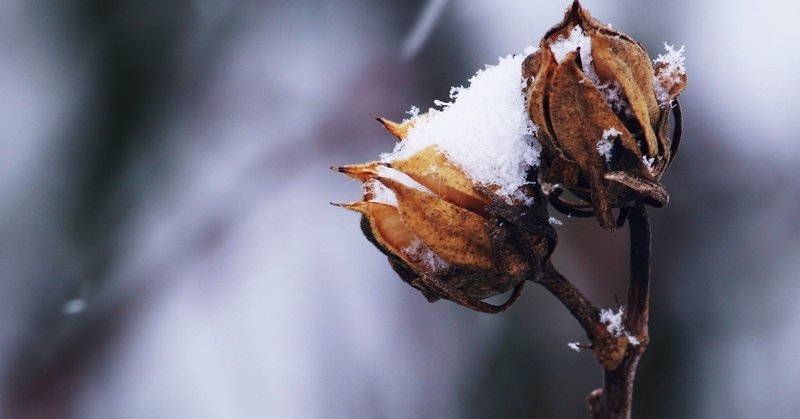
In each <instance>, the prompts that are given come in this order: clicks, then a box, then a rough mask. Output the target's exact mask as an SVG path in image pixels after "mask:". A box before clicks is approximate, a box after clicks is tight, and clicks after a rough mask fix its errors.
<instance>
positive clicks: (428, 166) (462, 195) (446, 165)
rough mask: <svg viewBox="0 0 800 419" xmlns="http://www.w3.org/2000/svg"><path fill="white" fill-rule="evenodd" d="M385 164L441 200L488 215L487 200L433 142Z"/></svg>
mask: <svg viewBox="0 0 800 419" xmlns="http://www.w3.org/2000/svg"><path fill="white" fill-rule="evenodd" d="M387 166H389V167H391V168H393V169H396V170H399V171H401V172H403V173H405V174H406V175H408V176H409V177H411V178H412V179H414V180H415V181H417V182H419V183H420V184H421V185H423V186H425V187H426V188H428V189H429V190H430V191H431V192H433V193H434V194H436V195H437V196H439V197H440V198H442V199H444V200H445V201H447V202H450V203H451V204H454V205H457V206H459V207H462V208H466V209H468V210H470V211H472V212H474V213H476V214H479V215H481V216H484V217H488V213H487V211H486V208H485V207H486V204H487V203H489V200H488V199H487V198H486V196H485V195H483V194H482V193H480V192H478V191H477V190H475V188H474V187H473V185H472V181H471V180H470V179H469V178H467V176H466V175H465V174H464V172H462V171H461V170H459V169H458V168H457V167H455V166H453V165H452V164H450V162H448V161H447V159H446V158H445V157H444V155H443V154H442V153H440V152H439V150H438V149H437V148H436V146H430V147H427V148H425V149H424V150H422V151H420V152H419V153H417V154H415V155H413V156H412V157H410V158H408V159H405V160H397V161H394V162H392V163H390V164H387Z"/></svg>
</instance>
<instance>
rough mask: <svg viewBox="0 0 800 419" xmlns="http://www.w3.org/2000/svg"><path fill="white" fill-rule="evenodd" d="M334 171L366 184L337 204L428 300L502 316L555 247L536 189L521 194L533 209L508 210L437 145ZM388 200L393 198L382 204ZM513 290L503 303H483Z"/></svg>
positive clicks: (391, 128) (395, 128) (392, 128)
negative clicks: (358, 197)
mask: <svg viewBox="0 0 800 419" xmlns="http://www.w3.org/2000/svg"><path fill="white" fill-rule="evenodd" d="M381 123H383V124H384V126H385V127H386V128H387V130H389V131H390V132H391V133H392V134H393V135H397V133H398V132H402V130H401V129H398V127H399V126H402V125H401V124H395V123H388V124H387V123H386V122H385V120H382V121H381ZM398 138H400V139H403V138H405V137H404V135H398ZM336 169H337V170H338V171H340V172H342V173H345V174H347V175H348V176H350V177H352V178H354V179H356V180H358V181H360V182H362V184H363V185H364V195H363V200H362V201H358V202H353V203H349V204H336V205H338V206H341V207H344V208H347V209H350V210H353V211H356V212H358V213H360V214H361V215H362V229H363V230H364V233H365V235H366V236H367V238H368V239H369V240H370V241H371V242H372V243H373V244H375V245H376V246H377V247H378V248H379V249H380V250H381V251H382V252H383V253H384V254H386V255H387V256H388V257H389V262H390V264H391V266H392V267H393V268H394V270H395V271H396V272H397V273H398V274H399V275H400V277H401V278H402V279H403V280H404V281H406V282H408V283H409V284H410V285H412V286H413V287H415V288H417V289H419V290H420V291H422V293H423V294H424V295H425V296H426V297H427V298H428V299H429V300H430V301H435V300H437V299H439V298H445V299H449V300H452V301H454V302H457V303H459V304H462V305H464V306H467V307H469V308H472V309H474V310H478V311H484V312H498V311H502V310H504V309H505V308H507V307H508V306H510V305H511V304H512V303H513V302H514V301H515V300H516V298H517V296H519V293H520V291H521V289H522V286H523V284H524V281H526V280H528V279H534V278H536V276H537V275H541V270H542V269H541V267H542V266H543V264H544V263H545V262H546V261H547V259H548V258H549V256H550V253H551V252H552V250H553V248H554V246H555V240H556V237H555V232H554V231H553V229H552V227H551V226H550V224H549V222H548V219H549V217H548V215H547V210H546V204H545V202H546V201H545V200H544V197H543V195H542V194H541V192H540V191H538V190H537V189H534V188H533V187H532V186H531V187H528V188H527V189H526V191H525V192H523V193H526V194H528V195H531V196H532V195H536V194H538V197H537V198H538V199H534V200H533V201H534V202H536V204H531V205H519V206H515V205H511V204H509V203H507V202H505V201H504V200H502V199H500V198H499V197H497V196H496V195H494V194H493V193H492V192H491V191H490V190H489V189H481V190H478V189H476V188H475V186H474V185H473V182H472V181H471V180H470V179H469V177H467V176H466V175H465V174H464V172H463V171H461V170H460V169H459V168H457V167H456V166H455V165H453V164H451V163H450V162H449V161H448V160H447V158H446V157H445V156H444V155H443V154H442V153H441V152H439V150H438V149H437V148H436V147H435V146H430V147H427V148H425V149H423V150H422V151H420V152H418V153H416V154H414V155H413V156H411V157H410V158H407V159H403V160H396V161H393V162H391V163H379V162H372V163H365V164H359V165H351V166H344V167H339V168H336ZM387 194H388V196H391V197H392V199H384V198H385V197H386V196H387ZM510 290H514V292H513V293H512V295H511V297H510V298H509V300H508V301H507V302H506V303H505V304H503V305H500V306H495V305H492V304H488V303H485V302H483V301H481V300H483V299H485V298H487V297H491V296H493V295H497V294H502V293H505V292H507V291H510Z"/></svg>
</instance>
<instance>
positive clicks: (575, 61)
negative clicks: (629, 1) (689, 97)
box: [522, 1, 686, 230]
mask: <svg viewBox="0 0 800 419" xmlns="http://www.w3.org/2000/svg"><path fill="white" fill-rule="evenodd" d="M668 51H669V54H667V55H666V56H660V57H659V59H657V60H656V63H657V64H658V66H657V67H656V68H655V69H654V67H653V65H652V64H651V61H650V59H649V57H648V55H647V52H646V51H645V49H644V47H642V45H641V44H639V43H638V42H636V41H634V40H633V39H631V38H630V37H629V36H627V35H625V34H623V33H621V32H618V31H615V30H613V29H611V28H610V27H609V26H606V25H603V24H602V23H600V22H599V21H597V20H595V19H594V18H592V17H591V16H590V15H589V13H588V12H587V11H586V10H585V9H583V8H582V7H581V6H580V4H579V2H578V1H575V2H574V3H573V4H572V6H571V7H570V8H569V9H568V10H567V13H566V15H565V16H564V20H563V21H562V22H561V23H559V24H558V25H556V26H555V27H553V28H552V29H550V30H549V31H548V32H547V33H546V34H545V36H544V37H543V38H542V40H541V42H540V45H539V49H538V50H537V51H536V52H534V53H533V54H531V55H529V56H528V57H527V58H526V59H525V61H524V62H523V64H522V74H523V78H524V79H525V80H527V87H526V89H525V95H526V106H527V111H528V116H529V117H530V118H531V120H532V121H533V123H534V124H536V126H537V127H538V131H537V138H538V140H539V142H540V144H541V145H542V157H541V159H542V164H541V167H540V170H539V178H540V181H541V182H542V183H543V184H545V185H546V186H548V185H549V186H552V187H553V190H556V191H557V193H552V192H551V193H550V196H549V198H550V201H551V203H553V205H554V207H556V208H557V209H559V210H560V211H562V212H567V213H570V214H575V213H586V211H585V209H587V208H591V209H593V213H594V215H596V216H597V219H598V222H599V223H600V225H601V226H603V227H604V228H606V229H607V230H614V229H615V228H616V226H617V224H618V222H616V221H615V219H614V217H613V214H612V208H625V207H629V206H632V205H635V204H636V203H638V202H644V203H647V204H649V205H653V206H656V207H661V206H664V205H666V203H667V201H668V195H667V192H666V190H665V189H664V187H663V186H662V185H661V183H660V182H659V181H660V179H661V176H662V175H663V174H664V172H665V171H666V170H667V168H668V167H669V165H670V163H671V161H672V158H673V157H674V154H675V151H676V150H677V146H678V141H679V136H680V108H679V107H678V105H677V101H676V98H677V96H678V95H679V94H680V92H681V91H682V90H683V89H684V88H685V87H686V74H685V71H684V68H683V58H682V56H680V51H678V52H676V51H674V50H671V48H669V47H668ZM670 54H672V55H670ZM671 110H672V111H673V112H675V120H676V127H675V129H674V133H673V138H670V137H669V116H670V115H669V114H670V111H671ZM559 187H563V188H565V189H567V190H569V191H570V192H572V193H573V194H574V195H575V196H576V197H578V198H579V199H581V200H583V201H585V203H574V202H567V201H563V200H561V198H560V192H561V191H560V190H558V188H559ZM622 221H624V219H623V218H622V217H620V224H621V222H622Z"/></svg>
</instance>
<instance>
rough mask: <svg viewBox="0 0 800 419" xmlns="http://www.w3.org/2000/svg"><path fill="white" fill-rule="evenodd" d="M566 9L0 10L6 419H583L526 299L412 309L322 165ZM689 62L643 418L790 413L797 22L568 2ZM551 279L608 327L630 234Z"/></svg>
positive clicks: (736, 11)
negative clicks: (491, 311) (480, 308)
mask: <svg viewBox="0 0 800 419" xmlns="http://www.w3.org/2000/svg"><path fill="white" fill-rule="evenodd" d="M567 5H568V2H567V1H566V0H562V1H533V0H526V1H517V2H511V1H509V2H493V1H488V0H462V1H452V2H447V1H440V0H434V1H430V2H428V1H422V0H417V1H383V2H365V1H351V0H341V1H336V2H314V1H300V0H295V1H266V2H264V1H248V0H232V1H227V2H218V1H213V0H159V1H149V0H146V1H137V2H129V1H104V2H101V1H87V0H70V1H62V2H50V1H42V0H34V1H23V0H5V1H3V2H0V51H2V57H3V58H2V62H1V63H0V91H2V92H3V93H2V99H0V237H2V241H0V371H2V379H1V380H0V409H2V411H0V417H8V418H98V419H100V418H131V419H134V418H489V417H492V418H494V417H503V418H572V417H575V418H581V417H588V415H586V414H585V407H584V406H585V397H586V395H587V394H588V392H589V391H591V390H592V389H594V388H595V387H597V386H599V385H600V383H601V372H600V368H599V367H598V366H597V365H596V364H595V362H594V360H593V359H592V357H591V355H590V354H588V353H580V354H577V353H575V352H573V351H571V350H570V349H568V348H567V346H566V345H567V343H568V342H574V341H581V340H582V339H583V334H582V332H581V330H580V329H579V327H578V326H577V324H576V322H575V321H574V320H573V319H572V318H571V317H570V316H569V314H568V313H567V311H566V310H565V309H564V308H563V307H561V306H560V305H559V304H558V303H557V302H556V301H555V299H554V298H553V297H551V296H550V295H549V294H548V293H547V292H546V291H545V290H544V289H542V288H539V287H536V286H533V285H531V286H529V287H527V289H526V290H525V293H524V295H523V297H522V298H521V300H520V301H519V302H518V303H517V304H516V305H515V306H514V307H513V308H511V309H510V310H509V311H507V312H506V313H503V314H501V315H496V316H493V315H487V314H478V313H473V312H470V311H468V310H467V309H464V308H461V307H458V306H456V305H455V304H452V303H450V302H446V301H445V302H439V303H436V304H428V303H427V302H426V301H425V299H424V298H423V297H422V296H421V295H420V294H419V293H417V292H416V291H415V290H413V289H412V288H411V287H409V286H407V285H406V284H404V283H402V282H401V281H400V280H399V279H398V278H397V277H396V275H395V274H394V273H393V272H392V271H391V270H390V268H389V265H388V264H387V263H386V260H385V257H383V256H382V255H381V254H380V253H379V252H378V251H377V250H375V249H374V248H373V247H372V246H371V245H370V244H369V243H368V242H367V240H365V239H364V238H363V236H362V235H361V232H360V230H359V227H358V216H357V215H355V214H353V213H350V212H347V211H344V210H342V209H339V208H334V207H331V206H329V205H328V202H329V201H340V202H341V201H349V200H354V199H357V198H358V197H359V193H360V192H359V188H358V185H357V184H356V183H355V182H352V181H351V180H348V179H347V178H345V177H343V176H341V175H338V174H335V173H332V172H330V171H329V169H328V167H329V166H330V165H332V164H337V165H338V164H346V163H356V162H363V161H367V160H372V159H375V158H376V157H377V155H378V154H379V153H380V152H384V151H388V150H390V149H391V147H392V146H393V139H392V138H391V137H390V136H389V135H388V134H387V133H385V132H384V131H383V130H382V128H380V127H379V125H378V124H377V123H375V121H374V120H373V118H372V117H371V116H370V115H371V114H377V115H382V116H386V117H389V118H392V119H397V120H399V119H402V118H403V117H404V116H405V115H404V113H403V112H404V111H405V110H407V109H408V108H409V107H410V106H411V105H416V106H419V107H421V108H423V109H425V108H427V107H428V106H430V104H431V103H432V102H433V100H435V99H446V98H447V94H448V92H449V89H450V87H451V86H454V85H455V86H457V85H461V84H464V83H466V81H467V79H468V78H469V77H470V76H471V75H472V74H473V73H474V72H475V71H476V70H477V69H478V68H482V67H483V65H484V64H493V63H496V62H497V58H498V56H500V55H506V54H509V53H515V52H520V51H522V49H523V48H524V47H525V46H527V45H529V44H536V43H537V42H538V40H539V39H540V37H541V36H542V35H543V33H544V31H546V30H547V29H548V28H550V27H551V26H552V25H553V24H555V23H557V22H558V21H559V20H560V19H561V17H562V13H563V11H564V9H565V8H566V7H567ZM584 6H586V7H587V8H588V9H589V10H590V11H591V12H592V14H593V15H594V16H596V17H598V18H599V19H601V20H603V21H605V22H611V23H613V25H614V27H615V28H618V29H620V30H622V31H624V32H626V33H628V34H631V35H632V36H634V37H635V38H636V39H637V40H639V41H641V42H642V43H644V44H645V45H646V46H647V47H648V49H649V51H650V54H651V56H653V57H655V55H656V54H658V53H661V52H663V48H662V42H663V41H667V42H669V43H674V44H676V45H677V46H680V45H684V44H685V45H686V56H687V66H688V72H689V88H688V90H687V91H686V92H685V94H684V95H683V96H682V97H681V99H682V104H683V109H684V115H685V124H686V126H685V133H684V137H683V143H682V148H681V150H680V153H679V154H678V156H677V159H676V161H675V164H674V165H673V167H672V169H671V170H670V172H668V173H667V175H666V177H665V182H666V184H667V186H668V187H669V190H670V194H671V203H670V204H669V206H667V207H666V208H664V209H661V210H653V211H651V216H652V220H653V223H654V226H653V231H654V252H655V253H654V267H653V270H654V276H653V286H652V292H653V302H652V314H651V317H652V324H651V334H652V343H651V346H650V349H649V350H648V352H647V353H646V355H645V357H644V359H643V362H642V364H641V366H640V368H639V374H638V380H637V383H636V384H637V388H636V393H635V410H634V413H635V416H636V417H641V418H676V417H679V418H753V417H765V418H766V417H768V418H793V417H796V414H797V412H798V411H800V398H798V397H796V396H797V394H796V392H797V388H798V386H799V385H800V357H799V356H798V355H797V353H798V351H797V348H798V346H800V304H797V301H798V300H800V282H798V281H797V278H798V275H800V257H798V256H800V240H798V239H797V237H798V233H800V222H798V218H799V217H798V215H800V193H799V192H800V177H798V176H797V175H796V173H795V172H792V170H796V168H797V167H798V164H800V135H799V134H798V131H797V129H796V126H797V116H796V115H795V114H796V112H797V110H798V109H800V96H799V95H798V94H797V87H796V80H795V79H796V77H797V69H798V68H799V67H800V54H798V52H800V45H799V44H800V42H799V41H798V37H797V36H796V34H795V30H794V29H793V28H792V26H791V25H790V24H789V23H788V21H787V20H786V19H785V18H784V19H781V18H780V16H796V15H798V14H800V3H797V2H791V1H780V0H764V1H759V2H745V1H722V0H714V1H705V2H693V1H688V0H678V1H674V2H669V3H664V2H659V1H654V0H651V1H634V0H624V1H619V2H614V3H613V4H610V2H600V1H599V0H586V1H585V2H584ZM561 218H562V219H563V220H564V221H565V223H564V225H563V226H560V227H558V231H559V234H560V238H561V239H560V243H559V245H560V246H559V249H558V251H557V253H556V256H555V261H556V264H557V265H558V266H559V267H560V268H561V269H562V271H563V272H564V273H565V274H566V275H567V276H568V277H569V278H571V279H572V280H573V281H574V282H575V283H577V284H578V285H579V286H580V287H581V289H583V290H584V291H585V292H586V293H587V294H588V295H589V296H590V297H591V298H592V299H593V300H594V301H595V302H596V303H597V304H598V305H600V306H602V307H612V306H614V305H615V301H616V300H617V299H619V300H624V295H625V281H626V275H627V235H626V232H625V231H622V232H618V233H616V234H607V233H605V232H603V231H602V230H600V228H599V227H597V226H596V225H595V223H594V222H593V221H586V220H575V219H570V220H566V217H561Z"/></svg>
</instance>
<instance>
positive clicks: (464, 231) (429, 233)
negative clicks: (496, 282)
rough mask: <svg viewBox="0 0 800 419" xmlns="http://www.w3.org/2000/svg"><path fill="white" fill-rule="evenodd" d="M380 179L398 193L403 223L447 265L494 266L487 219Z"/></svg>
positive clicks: (467, 266)
mask: <svg viewBox="0 0 800 419" xmlns="http://www.w3.org/2000/svg"><path fill="white" fill-rule="evenodd" d="M378 180H379V181H380V182H381V183H383V184H384V185H386V186H387V187H389V189H391V190H392V191H394V193H395V194H397V200H398V202H399V205H398V208H399V210H400V217H401V218H402V220H403V223H404V224H405V225H406V226H408V228H409V229H411V230H412V231H413V232H414V233H415V234H416V235H417V236H418V237H419V238H420V239H422V242H423V243H425V245H426V246H428V247H429V248H430V249H431V250H433V251H434V252H435V253H436V254H437V255H439V256H441V257H442V259H444V260H445V261H446V262H448V263H450V264H452V265H456V266H461V267H466V268H471V269H490V268H491V267H492V266H493V261H492V257H491V254H492V252H491V250H492V249H491V241H490V240H489V232H488V230H487V228H486V219H485V218H483V217H481V216H479V215H477V214H475V213H473V212H472V211H469V210H466V209H464V208H461V207H458V206H456V205H453V204H451V203H449V202H447V201H445V200H443V199H441V198H439V197H437V196H436V195H433V194H429V193H427V192H423V191H420V190H417V189H414V188H411V187H408V186H406V185H403V184H402V183H400V182H398V181H396V180H393V179H389V178H386V177H380V176H379V177H378Z"/></svg>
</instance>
